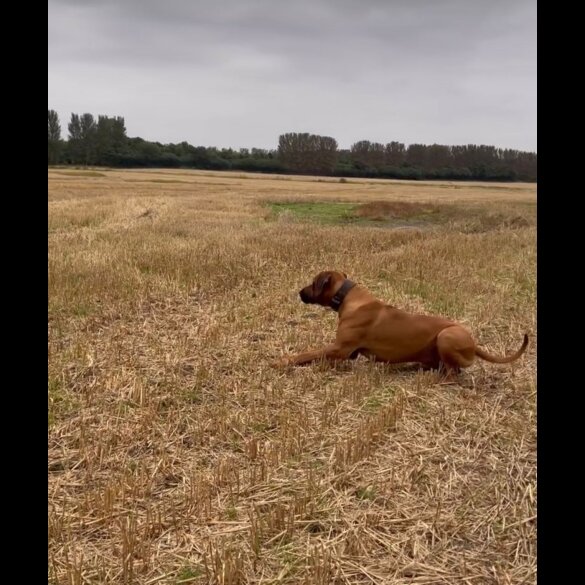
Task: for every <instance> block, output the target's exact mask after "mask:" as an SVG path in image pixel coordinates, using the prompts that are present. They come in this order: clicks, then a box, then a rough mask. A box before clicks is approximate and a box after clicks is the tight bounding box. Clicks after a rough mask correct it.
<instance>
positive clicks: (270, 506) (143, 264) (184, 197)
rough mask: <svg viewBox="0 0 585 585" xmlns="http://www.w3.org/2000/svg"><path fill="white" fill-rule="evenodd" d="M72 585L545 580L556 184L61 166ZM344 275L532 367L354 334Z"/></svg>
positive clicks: (56, 414)
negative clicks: (431, 366)
mask: <svg viewBox="0 0 585 585" xmlns="http://www.w3.org/2000/svg"><path fill="white" fill-rule="evenodd" d="M48 177H49V203H48V206H49V222H48V232H49V234H48V239H49V258H48V261H49V365H48V373H49V379H48V425H49V438H48V440H49V457H48V464H49V511H48V522H49V579H50V582H52V583H59V584H67V585H77V584H83V583H112V584H122V583H124V584H135V583H139V584H144V585H147V584H148V585H151V584H155V583H156V584H159V583H160V584H172V585H175V584H177V585H178V584H179V583H185V584H188V583H193V584H203V583H217V584H221V585H239V584H244V583H258V584H260V583H262V584H269V583H270V584H276V583H287V584H293V583H305V584H307V585H309V584H310V585H327V584H329V583H352V584H353V583H355V584H357V583H359V584H366V583H379V584H382V583H383V584H387V583H391V584H407V583H417V584H429V585H430V584H433V585H434V584H439V583H442V584H456V583H457V584H469V585H486V584H494V585H495V584H502V585H504V584H506V585H508V584H515V585H520V584H521V583H524V584H532V583H536V498H537V494H536V341H537V340H536V225H535V224H536V186H535V185H533V184H522V183H513V184H489V183H449V182H443V183H434V182H424V181H420V182H401V181H383V180H373V179H347V180H342V181H340V180H339V179H333V178H332V179H328V178H327V179H325V178H315V177H291V176H276V175H264V176H258V175H251V174H244V173H221V172H203V171H200V172H199V171H187V170H176V171H174V170H148V171H144V170H140V171H113V170H108V169H91V170H83V169H66V168H54V169H49V172H48ZM335 268H337V269H340V270H343V271H345V272H347V273H348V274H349V275H350V277H351V278H352V279H353V280H356V281H358V282H360V283H363V284H365V285H367V286H368V287H369V288H370V289H371V290H372V291H373V292H374V293H375V294H376V295H377V296H379V297H380V298H383V299H386V300H388V301H389V302H391V303H392V304H393V305H397V306H399V307H402V308H406V309H408V310H411V311H416V312H424V313H440V314H443V315H445V316H449V317H452V318H455V319H458V320H460V321H462V322H463V323H465V324H466V325H467V326H469V327H470V328H472V330H473V331H474V332H475V334H476V338H477V339H478V340H479V341H480V343H482V344H484V345H485V346H487V347H488V348H489V349H490V350H491V351H493V352H494V353H500V354H503V353H507V352H508V351H511V350H515V349H517V347H519V345H520V343H521V341H522V335H523V333H524V332H525V331H527V332H528V333H529V334H530V335H531V345H530V347H529V349H528V351H527V353H526V355H525V356H524V357H523V358H522V359H521V360H520V361H519V362H516V363H515V364H512V365H507V366H505V365H503V366H497V365H492V364H487V363H485V362H477V363H476V365H474V366H472V367H471V368H470V369H468V370H466V371H465V373H464V374H463V375H462V376H461V378H460V380H459V383H458V384H457V385H450V386H449V385H441V384H439V383H438V380H437V377H436V375H435V374H433V373H429V372H420V371H418V370H417V369H416V368H412V367H408V366H406V367H405V366H402V367H399V366H385V365H381V364H374V363H371V362H369V361H367V360H365V359H359V360H356V361H355V362H352V363H345V364H339V365H336V366H330V365H327V364H315V365H312V366H308V367H304V368H298V369H291V370H285V371H282V370H275V369H272V368H270V367H269V364H270V363H271V362H272V361H273V360H274V359H276V358H278V357H280V356H281V355H284V354H285V353H288V352H294V351H301V350H303V349H308V348H312V347H319V346H320V345H322V344H324V343H326V342H327V341H329V340H331V338H332V336H333V335H334V331H335V325H336V315H335V314H334V313H333V312H331V311H325V310H321V309H319V308H315V307H314V306H307V305H303V304H302V303H301V302H300V300H299V298H298V290H299V289H300V288H301V286H304V285H305V284H307V283H308V282H310V280H311V279H312V277H313V275H314V274H315V273H317V272H318V271H320V270H323V269H335Z"/></svg>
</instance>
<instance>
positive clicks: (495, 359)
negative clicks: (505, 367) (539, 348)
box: [475, 333, 528, 364]
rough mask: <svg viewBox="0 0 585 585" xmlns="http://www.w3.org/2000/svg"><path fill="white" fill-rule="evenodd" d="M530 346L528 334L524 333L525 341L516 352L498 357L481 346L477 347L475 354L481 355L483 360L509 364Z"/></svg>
mask: <svg viewBox="0 0 585 585" xmlns="http://www.w3.org/2000/svg"><path fill="white" fill-rule="evenodd" d="M527 347H528V334H526V333H525V334H524V341H523V342H522V347H521V348H520V349H519V350H518V351H517V352H516V353H514V354H512V355H509V356H506V357H498V356H495V355H490V354H489V353H487V351H484V350H483V349H480V348H479V347H476V348H475V355H476V356H478V357H480V358H481V359H482V360H485V361H486V362H491V363H492V364H509V363H510V362H515V361H516V360H517V359H518V358H519V357H520V356H521V355H522V354H523V353H524V352H525V351H526V348H527Z"/></svg>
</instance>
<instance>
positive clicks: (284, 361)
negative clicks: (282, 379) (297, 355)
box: [270, 357, 290, 369]
mask: <svg viewBox="0 0 585 585" xmlns="http://www.w3.org/2000/svg"><path fill="white" fill-rule="evenodd" d="M270 365H271V366H272V367H273V368H277V369H282V368H286V367H287V366H289V365H290V359H289V358H287V357H281V358H279V359H277V360H275V361H273V362H272V363H271V364H270Z"/></svg>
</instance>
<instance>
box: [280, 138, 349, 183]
mask: <svg viewBox="0 0 585 585" xmlns="http://www.w3.org/2000/svg"><path fill="white" fill-rule="evenodd" d="M278 157H279V159H280V161H281V162H282V163H283V164H284V165H285V166H286V167H288V168H289V169H291V170H293V171H296V172H304V173H324V174H330V173H332V172H333V170H334V169H335V165H336V163H337V157H338V152H337V141H336V140H335V138H331V137H330V136H319V135H318V134H308V133H306V132H305V133H297V132H289V133H287V134H281V135H280V137H279V139H278Z"/></svg>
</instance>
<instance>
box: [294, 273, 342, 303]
mask: <svg viewBox="0 0 585 585" xmlns="http://www.w3.org/2000/svg"><path fill="white" fill-rule="evenodd" d="M346 278H347V274H345V272H337V271H335V270H327V271H325V272H320V273H319V274H317V276H315V278H314V279H313V282H312V283H311V284H309V285H308V286H306V287H305V288H303V289H301V291H300V292H299V296H300V297H301V301H303V303H310V304H313V305H322V306H323V307H329V306H330V305H331V299H332V298H333V296H334V295H335V293H336V292H337V291H338V290H339V288H340V287H341V285H342V284H343V282H344V281H345V279H346Z"/></svg>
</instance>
